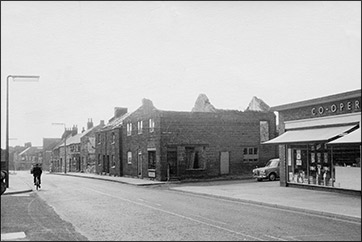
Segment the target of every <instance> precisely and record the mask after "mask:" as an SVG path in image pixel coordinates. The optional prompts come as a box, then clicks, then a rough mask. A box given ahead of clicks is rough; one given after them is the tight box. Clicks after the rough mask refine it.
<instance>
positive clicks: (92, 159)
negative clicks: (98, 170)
mask: <svg viewBox="0 0 362 242" xmlns="http://www.w3.org/2000/svg"><path fill="white" fill-rule="evenodd" d="M103 127H104V120H101V121H100V123H99V124H98V125H97V126H93V121H92V119H89V120H88V122H87V130H84V131H82V133H81V136H80V164H79V170H80V171H81V172H87V173H95V164H96V155H95V151H96V146H95V139H96V138H95V135H96V133H97V132H98V131H99V130H100V129H102V128H103Z"/></svg>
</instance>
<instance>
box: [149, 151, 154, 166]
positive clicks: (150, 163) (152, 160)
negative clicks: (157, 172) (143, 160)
mask: <svg viewBox="0 0 362 242" xmlns="http://www.w3.org/2000/svg"><path fill="white" fill-rule="evenodd" d="M148 169H156V151H148Z"/></svg>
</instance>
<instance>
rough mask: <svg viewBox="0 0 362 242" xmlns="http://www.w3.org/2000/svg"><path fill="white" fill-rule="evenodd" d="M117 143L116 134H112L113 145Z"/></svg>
mask: <svg viewBox="0 0 362 242" xmlns="http://www.w3.org/2000/svg"><path fill="white" fill-rule="evenodd" d="M115 143H116V135H115V133H114V132H112V144H115Z"/></svg>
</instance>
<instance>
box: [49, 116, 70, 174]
mask: <svg viewBox="0 0 362 242" xmlns="http://www.w3.org/2000/svg"><path fill="white" fill-rule="evenodd" d="M52 125H64V132H65V131H66V128H65V123H52ZM64 173H67V134H66V133H65V137H64Z"/></svg>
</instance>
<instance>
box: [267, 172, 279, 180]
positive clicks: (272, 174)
mask: <svg viewBox="0 0 362 242" xmlns="http://www.w3.org/2000/svg"><path fill="white" fill-rule="evenodd" d="M276 178H277V177H276V175H275V173H271V174H270V175H269V181H275V179H276Z"/></svg>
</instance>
